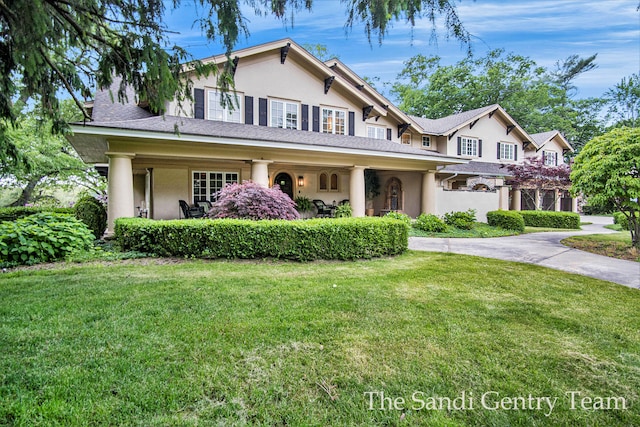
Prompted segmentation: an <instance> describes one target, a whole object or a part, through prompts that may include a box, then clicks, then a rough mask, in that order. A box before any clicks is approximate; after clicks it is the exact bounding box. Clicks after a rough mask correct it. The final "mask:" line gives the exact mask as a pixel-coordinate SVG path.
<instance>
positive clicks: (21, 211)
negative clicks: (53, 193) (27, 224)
mask: <svg viewBox="0 0 640 427" xmlns="http://www.w3.org/2000/svg"><path fill="white" fill-rule="evenodd" d="M40 212H51V213H61V214H73V208H43V207H35V206H16V207H8V208H0V221H15V220H16V219H19V218H24V217H26V216H29V215H34V214H37V213H40Z"/></svg>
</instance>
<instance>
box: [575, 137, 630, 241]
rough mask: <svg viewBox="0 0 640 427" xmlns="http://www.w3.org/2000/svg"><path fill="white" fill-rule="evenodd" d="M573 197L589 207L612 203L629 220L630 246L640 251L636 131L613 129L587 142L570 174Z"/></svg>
mask: <svg viewBox="0 0 640 427" xmlns="http://www.w3.org/2000/svg"><path fill="white" fill-rule="evenodd" d="M571 181H572V182H573V186H572V187H571V191H572V193H573V194H574V195H578V194H584V195H585V196H586V197H587V198H588V199H589V203H590V204H592V205H596V206H598V205H600V206H603V205H605V204H607V203H612V204H613V205H614V206H615V207H616V209H617V210H619V211H620V212H622V213H623V214H624V215H625V216H626V217H627V219H628V220H629V225H630V230H631V242H632V244H633V246H634V247H636V248H640V222H639V220H638V213H639V212H640V203H639V201H640V128H628V127H623V128H616V129H613V130H611V131H610V132H607V133H606V134H604V135H601V136H598V137H596V138H594V139H592V140H591V141H589V142H588V143H587V144H586V145H585V146H584V148H583V149H582V151H581V152H580V154H578V155H577V156H576V158H575V162H574V164H573V171H572V172H571Z"/></svg>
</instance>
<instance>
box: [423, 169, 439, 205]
mask: <svg viewBox="0 0 640 427" xmlns="http://www.w3.org/2000/svg"><path fill="white" fill-rule="evenodd" d="M420 213H427V214H434V215H435V214H436V172H435V171H427V172H423V173H422V199H421V203H420Z"/></svg>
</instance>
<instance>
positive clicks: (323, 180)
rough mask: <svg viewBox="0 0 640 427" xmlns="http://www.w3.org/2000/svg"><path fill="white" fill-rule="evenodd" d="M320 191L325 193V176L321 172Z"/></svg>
mask: <svg viewBox="0 0 640 427" xmlns="http://www.w3.org/2000/svg"><path fill="white" fill-rule="evenodd" d="M319 181H320V191H327V174H326V173H324V172H322V173H321V174H320V180H319Z"/></svg>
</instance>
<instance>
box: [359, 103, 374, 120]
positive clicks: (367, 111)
mask: <svg viewBox="0 0 640 427" xmlns="http://www.w3.org/2000/svg"><path fill="white" fill-rule="evenodd" d="M371 111H373V105H367V106H366V107H362V121H363V122H364V121H365V120H367V119H368V118H369V114H371Z"/></svg>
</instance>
